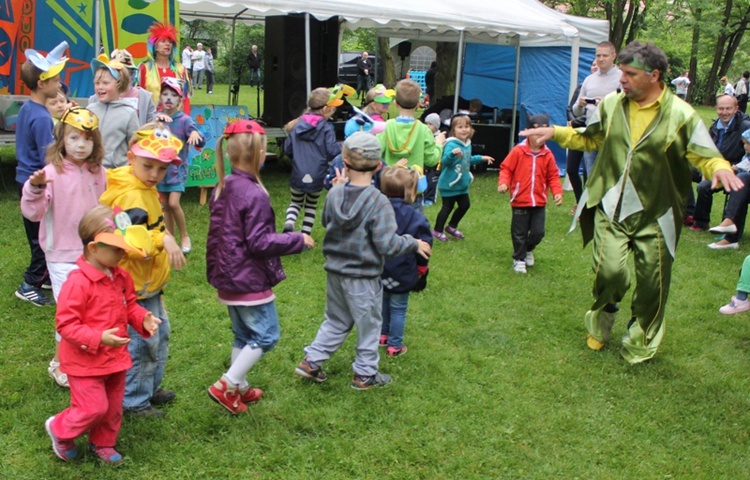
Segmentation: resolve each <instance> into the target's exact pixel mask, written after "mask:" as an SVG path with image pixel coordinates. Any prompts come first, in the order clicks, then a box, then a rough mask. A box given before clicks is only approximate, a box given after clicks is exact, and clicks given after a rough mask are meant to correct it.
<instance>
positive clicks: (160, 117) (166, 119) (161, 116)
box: [154, 113, 173, 123]
mask: <svg viewBox="0 0 750 480" xmlns="http://www.w3.org/2000/svg"><path fill="white" fill-rule="evenodd" d="M154 120H156V121H157V122H164V123H172V122H173V120H172V117H170V116H169V115H165V114H163V113H160V114H159V115H157V116H156V118H155V119H154Z"/></svg>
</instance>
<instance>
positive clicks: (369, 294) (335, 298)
mask: <svg viewBox="0 0 750 480" xmlns="http://www.w3.org/2000/svg"><path fill="white" fill-rule="evenodd" d="M326 291H327V293H326V312H325V317H326V319H325V320H324V321H323V323H322V324H321V325H320V328H319V329H318V334H317V335H316V336H315V340H314V341H313V343H312V344H311V345H309V346H307V347H305V354H306V358H307V360H308V361H310V362H314V363H318V364H320V363H323V362H325V361H326V360H328V359H329V358H331V355H333V354H334V353H335V352H336V351H337V350H338V349H339V348H340V347H341V345H343V344H344V341H346V337H348V336H349V332H350V331H351V330H352V327H355V326H356V327H357V346H356V352H357V354H356V356H355V357H354V363H352V370H354V373H356V374H357V375H362V376H368V377H369V376H372V375H375V374H376V373H378V362H379V361H380V356H379V355H378V341H379V339H380V328H381V326H382V324H383V317H382V309H383V285H382V284H381V283H380V277H376V278H352V277H346V276H343V275H339V274H336V273H331V272H328V278H327V280H326Z"/></svg>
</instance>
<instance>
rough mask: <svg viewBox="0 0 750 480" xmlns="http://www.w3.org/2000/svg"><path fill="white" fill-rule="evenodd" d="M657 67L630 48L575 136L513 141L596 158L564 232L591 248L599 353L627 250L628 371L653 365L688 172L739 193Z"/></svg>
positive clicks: (591, 318) (589, 317) (635, 46)
mask: <svg viewBox="0 0 750 480" xmlns="http://www.w3.org/2000/svg"><path fill="white" fill-rule="evenodd" d="M667 68H668V64H667V57H666V55H665V54H664V52H663V51H662V50H661V49H659V48H658V47H657V46H656V45H654V44H652V43H646V44H642V43H640V42H633V43H631V44H629V45H628V46H627V47H625V49H623V50H622V51H621V52H620V70H621V71H622V78H621V80H620V82H621V85H622V92H621V93H612V94H610V95H607V96H606V97H605V98H604V99H603V100H602V101H601V103H600V104H599V106H598V107H597V110H596V112H595V113H594V115H593V116H592V117H591V118H590V120H589V121H588V124H587V126H586V127H585V129H573V128H571V127H548V128H540V129H530V130H524V131H522V132H520V133H519V135H522V136H528V135H540V137H538V138H539V140H538V141H539V142H540V143H541V142H544V141H546V140H553V141H556V142H558V143H559V144H560V145H561V146H563V147H567V148H571V149H574V150H584V151H591V150H598V151H599V155H598V156H597V160H596V163H595V164H594V168H593V170H592V172H591V174H590V175H589V179H588V183H587V184H586V187H587V188H586V191H585V192H584V193H583V195H582V196H581V200H580V202H579V206H578V209H577V212H576V218H575V219H574V220H573V226H572V227H571V230H572V229H573V228H575V225H576V222H577V220H580V225H581V230H582V233H583V240H584V245H586V244H587V243H588V242H589V241H591V240H592V239H593V240H594V243H593V270H594V274H595V278H594V287H593V294H594V304H593V306H592V307H591V310H589V311H588V312H586V317H585V325H586V329H587V330H588V334H587V335H586V343H587V345H588V346H589V348H591V349H593V350H600V349H602V348H603V347H604V345H605V344H606V343H607V341H608V340H609V336H610V333H611V331H612V325H613V324H614V321H615V314H616V312H617V310H618V308H617V303H618V302H620V301H621V300H622V298H623V297H624V296H625V293H626V292H627V291H628V289H629V288H630V269H629V267H628V256H629V254H630V252H633V257H634V263H635V279H636V284H635V289H634V292H633V300H632V305H631V310H632V315H631V319H630V322H629V324H628V328H627V334H626V335H625V337H623V339H622V345H623V347H622V350H621V353H622V356H623V357H624V358H625V359H626V360H627V361H628V362H630V363H640V362H643V361H646V360H649V359H651V358H653V356H654V355H655V354H656V350H657V349H658V348H659V344H660V343H661V340H662V337H663V336H664V307H665V304H666V301H667V295H668V293H669V284H670V279H671V274H672V263H673V261H674V255H675V249H676V247H677V241H678V239H679V236H680V226H681V225H682V218H683V216H684V213H685V205H686V202H687V196H688V193H689V191H690V189H691V188H692V186H691V183H690V177H691V175H690V164H693V165H695V167H696V168H698V169H699V170H700V171H701V172H702V173H703V174H704V175H705V177H706V178H711V179H712V186H713V187H714V188H715V187H716V186H717V185H719V184H721V185H722V186H723V187H724V188H725V189H726V190H738V189H739V188H741V187H742V182H741V181H740V180H739V179H738V178H737V177H736V176H735V175H734V173H732V169H731V167H730V165H729V162H727V161H726V160H724V159H723V158H721V154H720V153H719V151H718V150H717V149H716V146H715V145H714V143H713V142H712V141H711V137H710V136H709V134H708V130H707V129H706V126H705V125H704V124H703V121H702V120H701V118H700V117H699V116H698V114H697V113H696V112H695V110H693V108H692V107H691V106H690V105H688V104H687V103H685V102H683V101H682V100H680V99H679V98H677V96H676V95H674V94H673V93H672V92H671V91H670V90H669V89H668V88H666V85H665V84H664V74H665V73H666V71H667ZM579 217H580V218H579Z"/></svg>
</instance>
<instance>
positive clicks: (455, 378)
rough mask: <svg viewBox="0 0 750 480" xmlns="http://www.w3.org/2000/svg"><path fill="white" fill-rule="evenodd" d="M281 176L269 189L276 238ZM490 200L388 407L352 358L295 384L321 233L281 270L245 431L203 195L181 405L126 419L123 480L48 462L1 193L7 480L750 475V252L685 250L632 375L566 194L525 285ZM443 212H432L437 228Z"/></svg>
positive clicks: (451, 258) (489, 194)
mask: <svg viewBox="0 0 750 480" xmlns="http://www.w3.org/2000/svg"><path fill="white" fill-rule="evenodd" d="M8 152H9V150H0V155H2V157H3V161H2V163H0V167H2V170H0V173H2V177H3V179H4V180H5V182H6V185H10V186H11V187H12V179H13V171H12V170H13V164H12V157H10V158H9V155H10V154H9V153H8ZM287 168H288V164H286V163H285V162H275V163H273V164H270V165H268V166H266V168H265V169H264V170H263V180H264V183H265V184H266V186H267V187H268V190H269V192H270V194H271V197H272V201H273V204H274V207H275V209H276V212H277V223H278V226H279V227H280V226H281V222H282V218H281V217H282V213H283V211H284V209H285V207H286V203H287V201H288V190H287V188H288V184H287V177H288V171H287ZM9 182H10V183H9ZM495 185H496V178H495V175H494V174H485V175H478V176H477V178H476V181H475V182H474V184H473V186H472V193H471V195H472V208H471V210H470V211H469V213H468V214H467V216H466V217H465V219H464V221H463V222H462V223H461V229H462V230H463V231H464V232H465V233H466V236H467V239H466V240H464V241H461V242H457V241H453V242H450V243H447V244H439V245H436V246H435V251H434V257H433V260H432V262H431V274H430V277H429V286H428V288H427V290H425V291H424V292H421V293H418V294H414V295H413V296H412V298H411V302H410V306H409V315H408V321H407V329H406V338H405V343H406V344H408V346H409V353H408V354H407V355H405V356H403V357H398V358H395V359H392V358H383V359H382V360H381V369H382V371H383V372H385V373H389V374H391V375H393V377H394V379H395V381H394V383H393V384H391V385H389V386H388V387H386V388H383V389H380V390H375V391H368V392H357V391H355V390H352V389H351V388H350V387H349V382H350V381H351V365H350V364H351V361H352V359H353V347H354V344H353V342H352V341H351V339H350V340H349V341H347V343H346V344H345V345H344V346H343V347H342V349H341V350H340V351H339V352H338V353H337V354H336V355H335V356H334V357H333V358H332V359H331V360H330V361H329V362H327V364H326V370H327V372H328V373H329V380H328V382H326V383H325V384H321V385H318V384H312V383H310V382H307V381H303V380H302V379H300V378H298V377H297V376H296V375H294V374H293V373H292V372H293V370H294V367H295V365H296V363H297V362H298V361H299V360H300V359H301V358H302V356H303V352H302V348H303V347H304V346H305V345H306V344H308V343H309V342H311V341H312V339H313V337H314V335H315V332H316V330H317V328H318V326H319V325H320V322H321V321H322V319H323V308H324V301H325V287H324V285H325V273H324V271H323V268H322V265H323V257H322V254H321V250H320V242H321V241H322V233H323V232H322V229H321V228H320V226H317V227H316V229H315V231H314V237H315V239H316V241H317V242H318V247H317V248H316V249H315V250H313V251H310V252H306V253H304V254H302V255H299V256H292V257H285V258H284V266H285V269H286V273H287V275H288V279H287V280H286V281H284V282H282V283H281V284H280V285H279V286H278V287H277V288H276V289H275V292H276V295H277V297H278V299H277V307H278V310H279V316H280V321H281V327H282V338H281V341H280V343H279V344H278V346H277V347H276V348H275V349H274V350H273V351H271V352H270V353H268V355H266V356H265V357H264V359H263V360H262V361H261V362H260V363H259V364H258V366H257V367H256V368H255V369H254V370H253V371H252V372H251V382H252V384H253V385H254V386H257V387H260V388H262V389H263V390H264V391H265V392H266V395H265V397H264V398H263V399H262V400H261V401H260V402H259V403H258V404H256V405H252V406H251V407H250V409H249V412H248V413H247V414H245V415H241V416H238V417H232V416H230V415H229V414H228V413H227V412H225V411H224V410H223V409H222V408H220V407H219V406H217V405H216V404H215V403H213V402H211V401H210V399H209V398H208V396H207V394H206V388H207V387H208V386H209V385H210V384H211V383H213V382H214V381H215V380H216V379H217V378H218V376H219V375H221V374H222V373H223V372H224V371H225V368H226V366H227V362H228V358H229V352H230V344H231V341H232V333H231V331H230V322H229V319H228V316H227V313H226V309H225V308H224V307H223V306H221V305H220V304H219V303H218V302H217V301H216V300H215V292H214V290H213V289H212V288H211V287H209V285H208V284H207V283H206V281H205V273H204V271H205V264H204V257H205V235H206V228H207V220H208V209H207V207H205V206H199V205H198V202H197V199H198V191H197V190H189V191H188V193H187V195H186V197H185V199H184V202H183V206H184V208H185V210H186V213H187V218H188V226H189V231H190V232H191V234H192V238H193V246H194V251H193V253H191V254H190V256H189V262H190V263H189V265H188V267H187V268H186V269H185V270H184V271H181V272H174V274H173V276H172V282H171V284H170V285H169V288H168V290H167V293H166V303H167V307H168V309H169V312H170V318H171V322H172V326H173V336H172V343H171V351H170V359H169V362H168V363H167V372H166V376H165V380H164V386H165V387H166V388H171V389H174V390H175V391H176V392H177V399H176V400H175V401H174V403H173V404H172V405H169V406H167V407H166V408H165V410H166V414H167V415H166V417H165V418H163V419H161V420H153V419H141V418H132V417H126V418H125V419H124V421H123V424H122V430H121V432H120V437H119V444H118V448H119V450H120V451H121V452H122V453H123V454H124V455H125V456H126V461H125V464H124V465H123V466H122V468H119V469H112V468H107V467H104V466H100V465H99V464H98V463H97V462H96V461H94V459H92V457H91V456H90V455H85V456H84V458H82V459H81V460H78V461H75V462H72V463H70V464H65V463H63V462H61V461H60V460H58V459H57V458H56V457H55V456H54V455H53V453H52V451H51V449H50V442H49V439H48V438H47V435H46V433H45V431H44V426H43V425H44V421H45V419H46V418H47V417H48V416H50V415H53V414H55V413H57V412H59V411H60V410H62V409H63V408H65V407H66V406H67V405H68V402H69V396H68V393H67V391H65V390H62V389H60V388H58V387H56V386H55V385H54V384H53V382H52V380H50V379H49V378H48V377H47V373H46V366H47V362H48V360H49V359H50V356H51V355H52V349H53V338H52V335H53V310H52V309H51V308H45V309H41V308H36V307H34V306H32V305H30V304H27V303H22V302H20V301H19V300H17V299H15V298H14V297H13V291H14V289H15V288H16V287H17V286H18V284H19V282H20V279H21V273H22V271H23V269H24V268H25V266H26V264H27V262H28V253H27V246H26V241H25V238H24V234H23V231H22V223H21V215H20V212H19V208H18V200H17V198H16V193H15V191H14V190H12V188H11V189H10V191H8V190H6V191H0V226H1V227H2V228H3V230H4V234H3V235H2V236H0V252H2V253H1V254H0V267H1V268H0V278H2V285H3V288H2V293H1V294H0V332H2V333H0V335H1V336H0V358H1V359H2V362H0V392H2V393H0V452H2V456H3V458H2V462H0V477H2V478H9V479H10V478H12V479H38V478H54V479H78V478H103V479H108V478H144V479H145V478H149V479H151V478H196V479H197V478H215V477H216V478H229V477H235V478H274V479H307V478H331V479H349V478H363V479H365V478H366V479H376V478H413V479H433V478H439V479H459V478H523V479H529V478H533V479H545V478H564V479H569V478H570V479H572V478H582V479H594V478H602V479H635V478H638V479H640V478H643V479H662V478H678V479H682V478H689V479H695V478H699V479H700V478H704V479H716V478H727V479H738V478H748V477H750V461H748V455H747V452H748V449H750V438H749V437H750V430H749V429H748V425H750V397H748V391H750V379H749V377H748V375H747V369H748V364H749V363H750V327H748V318H749V317H748V314H740V315H736V316H723V315H721V314H719V313H718V308H719V307H720V306H721V305H723V304H724V303H726V302H727V301H728V300H729V297H730V296H731V295H732V294H733V293H734V289H735V284H736V281H737V272H738V270H739V268H740V265H741V262H742V260H743V259H744V257H745V256H746V255H747V254H748V253H750V247H748V246H746V245H745V244H743V245H742V246H741V248H740V249H739V250H738V251H721V252H715V251H711V250H709V249H708V248H706V244H707V243H709V242H710V241H712V236H711V235H710V234H708V233H696V232H692V231H689V230H684V231H683V232H682V238H681V242H680V246H679V249H678V255H677V257H678V258H677V262H676V264H675V267H674V276H673V281H672V289H671V296H670V297H671V298H670V299H669V303H668V307H667V312H666V322H667V327H666V328H667V330H666V336H665V339H664V342H663V343H662V346H661V349H660V351H659V353H658V355H657V357H656V358H655V359H654V360H653V361H651V362H648V363H645V364H641V365H637V366H630V365H628V364H627V363H626V362H625V361H624V360H622V358H621V357H620V355H619V348H618V345H617V342H613V344H612V345H610V346H608V347H606V348H605V349H604V350H603V351H601V352H593V351H590V350H588V349H587V348H586V346H585V342H584V334H585V330H584V328H583V322H582V320H583V314H584V312H585V311H586V310H587V308H588V307H589V305H590V304H591V301H592V299H591V293H590V292H591V282H592V273H591V267H590V247H589V248H587V249H583V250H582V249H581V240H580V234H579V233H578V232H575V233H573V234H570V235H566V232H567V229H568V226H569V224H570V219H571V217H570V216H569V215H568V211H569V210H570V208H571V207H572V205H573V196H572V194H570V193H569V192H568V193H566V198H565V204H564V206H563V207H560V208H555V207H554V206H549V207H548V210H547V212H548V215H547V236H546V238H545V239H544V241H543V242H542V244H541V245H540V247H539V248H538V249H537V251H536V258H537V264H536V266H535V267H533V268H531V269H530V272H529V273H528V274H527V275H525V276H521V275H518V274H515V273H514V272H513V271H512V269H511V263H512V262H511V258H510V254H511V242H510V235H509V230H510V224H509V222H510V207H509V205H508V197H507V195H506V196H501V195H499V194H497V193H496V187H495ZM721 201H722V200H721V199H720V196H717V198H716V205H717V206H716V207H715V208H714V212H713V213H714V218H713V220H714V222H718V220H719V211H720V205H721ZM436 214H437V207H432V208H430V209H427V215H428V218H429V219H430V220H431V221H434V218H435V215H436ZM622 308H623V311H624V314H623V315H621V318H620V319H618V322H617V323H616V324H615V329H614V332H613V337H614V338H618V337H619V336H621V335H623V334H624V333H625V325H624V324H625V317H626V316H627V313H626V312H628V310H629V299H628V300H626V301H625V302H624V304H623V305H622ZM82 440H83V439H82ZM79 445H80V446H83V445H84V443H83V441H79Z"/></svg>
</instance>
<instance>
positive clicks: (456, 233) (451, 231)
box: [445, 225, 464, 240]
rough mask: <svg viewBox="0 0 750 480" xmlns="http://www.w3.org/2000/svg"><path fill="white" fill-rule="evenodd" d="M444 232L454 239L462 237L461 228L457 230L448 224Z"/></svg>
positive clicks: (461, 238)
mask: <svg viewBox="0 0 750 480" xmlns="http://www.w3.org/2000/svg"><path fill="white" fill-rule="evenodd" d="M445 233H447V234H449V235H451V236H452V237H453V238H455V239H456V240H463V239H464V234H463V232H461V230H459V229H457V228H453V227H451V226H450V225H448V226H447V227H445Z"/></svg>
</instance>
